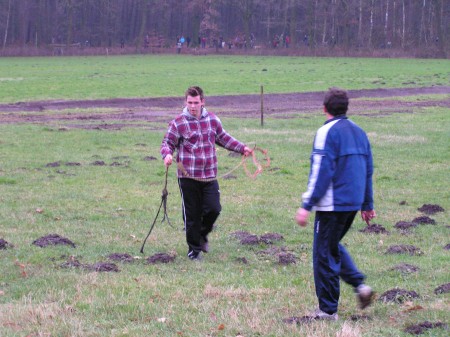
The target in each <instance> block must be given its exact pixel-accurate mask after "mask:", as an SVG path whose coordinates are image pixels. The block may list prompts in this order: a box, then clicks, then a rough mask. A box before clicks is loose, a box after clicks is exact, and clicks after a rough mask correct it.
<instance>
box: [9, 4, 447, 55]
mask: <svg viewBox="0 0 450 337" xmlns="http://www.w3.org/2000/svg"><path fill="white" fill-rule="evenodd" d="M0 37H1V38H2V50H3V51H4V50H6V49H8V48H24V47H27V48H43V47H48V46H55V45H65V46H79V47H83V48H84V47H106V48H116V47H117V48H120V47H125V46H126V47H133V48H135V49H136V50H141V48H146V47H158V48H168V47H173V46H175V45H176V44H177V42H179V39H180V38H181V37H183V38H184V39H183V42H184V41H186V42H189V47H193V48H195V47H202V43H204V44H206V46H215V47H216V48H217V47H222V46H224V47H226V48H266V49H269V48H273V49H275V48H294V49H295V48H297V49H299V48H307V49H315V48H326V49H328V50H332V49H339V50H344V51H352V50H368V51H370V50H379V49H390V48H392V49H396V50H402V51H405V52H411V53H414V52H417V51H423V52H425V51H426V52H427V53H429V54H430V55H427V56H432V57H446V55H447V53H448V51H449V45H450V43H449V42H450V6H449V4H448V0H0ZM205 42H206V43H205ZM203 46H204V45H203Z"/></svg>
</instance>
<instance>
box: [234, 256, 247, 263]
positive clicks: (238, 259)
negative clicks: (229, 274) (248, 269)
mask: <svg viewBox="0 0 450 337" xmlns="http://www.w3.org/2000/svg"><path fill="white" fill-rule="evenodd" d="M236 262H239V263H242V264H248V260H247V259H246V258H245V257H237V258H236Z"/></svg>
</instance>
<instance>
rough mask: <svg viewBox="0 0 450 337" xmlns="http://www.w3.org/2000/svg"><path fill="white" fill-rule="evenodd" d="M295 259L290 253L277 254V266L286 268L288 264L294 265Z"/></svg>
mask: <svg viewBox="0 0 450 337" xmlns="http://www.w3.org/2000/svg"><path fill="white" fill-rule="evenodd" d="M296 263H297V258H296V257H295V255H294V254H292V253H280V254H278V264H281V265H283V266H287V265H289V264H296Z"/></svg>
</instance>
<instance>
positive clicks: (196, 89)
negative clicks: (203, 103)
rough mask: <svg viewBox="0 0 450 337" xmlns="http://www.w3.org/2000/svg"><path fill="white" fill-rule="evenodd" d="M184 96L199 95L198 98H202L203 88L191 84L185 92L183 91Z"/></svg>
mask: <svg viewBox="0 0 450 337" xmlns="http://www.w3.org/2000/svg"><path fill="white" fill-rule="evenodd" d="M184 96H185V98H187V97H188V96H192V97H197V96H200V99H201V100H203V99H204V96H203V89H202V88H200V87H197V86H192V87H189V88H187V90H186V92H185V93H184Z"/></svg>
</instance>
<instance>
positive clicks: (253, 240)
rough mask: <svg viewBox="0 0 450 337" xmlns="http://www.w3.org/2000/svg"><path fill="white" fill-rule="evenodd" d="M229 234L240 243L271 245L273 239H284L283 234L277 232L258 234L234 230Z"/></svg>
mask: <svg viewBox="0 0 450 337" xmlns="http://www.w3.org/2000/svg"><path fill="white" fill-rule="evenodd" d="M230 236H232V237H234V238H236V239H238V240H239V242H240V244H241V245H258V244H260V243H265V244H268V245H271V244H273V243H274V242H275V241H281V240H284V237H283V235H281V234H279V233H266V234H263V235H261V236H258V235H255V234H251V233H249V232H246V231H236V232H233V233H231V234H230Z"/></svg>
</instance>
